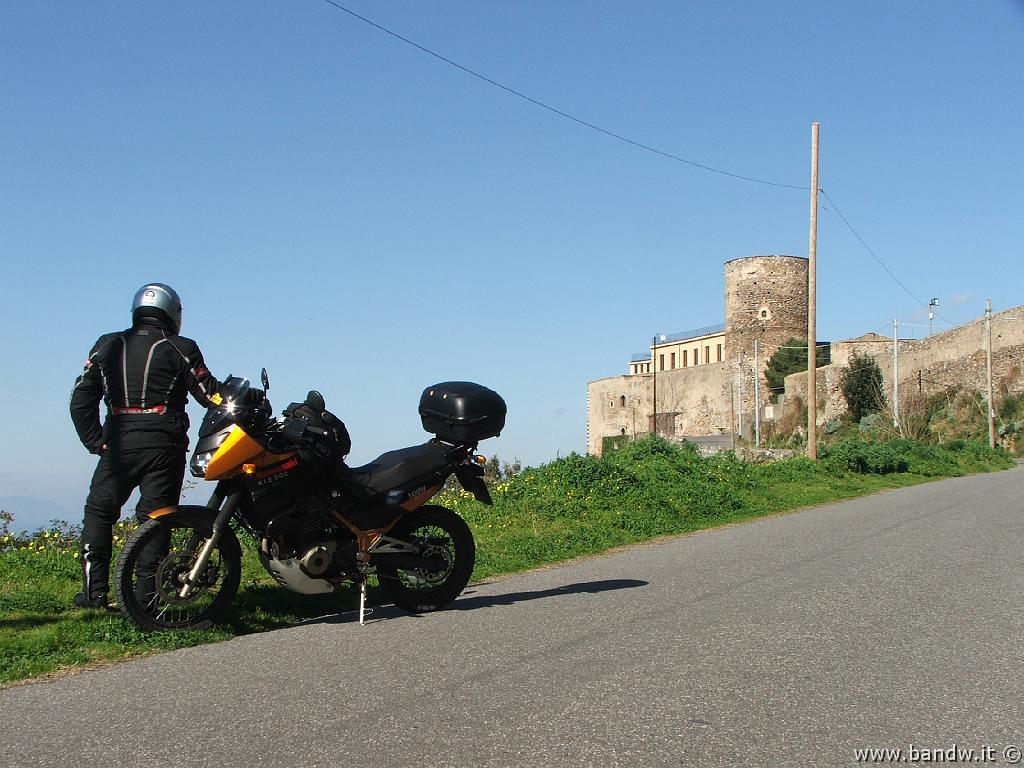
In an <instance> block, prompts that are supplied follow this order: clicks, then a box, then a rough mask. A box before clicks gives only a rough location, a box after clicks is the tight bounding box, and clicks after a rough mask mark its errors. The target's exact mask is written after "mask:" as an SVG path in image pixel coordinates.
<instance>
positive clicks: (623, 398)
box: [619, 395, 626, 408]
mask: <svg viewBox="0 0 1024 768" xmlns="http://www.w3.org/2000/svg"><path fill="white" fill-rule="evenodd" d="M625 407H626V396H625V395H620V396H619V408H625Z"/></svg>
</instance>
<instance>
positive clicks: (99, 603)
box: [71, 592, 111, 610]
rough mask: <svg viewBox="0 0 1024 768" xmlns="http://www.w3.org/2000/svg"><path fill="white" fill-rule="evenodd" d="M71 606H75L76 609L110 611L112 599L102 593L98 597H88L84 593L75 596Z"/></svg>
mask: <svg viewBox="0 0 1024 768" xmlns="http://www.w3.org/2000/svg"><path fill="white" fill-rule="evenodd" d="M71 604H72V605H74V606H75V608H100V609H103V610H109V609H110V607H111V606H110V598H109V597H108V596H107V594H106V593H101V594H100V595H97V596H96V597H86V596H85V593H84V592H79V593H78V594H77V595H75V597H74V599H73V600H72V601H71Z"/></svg>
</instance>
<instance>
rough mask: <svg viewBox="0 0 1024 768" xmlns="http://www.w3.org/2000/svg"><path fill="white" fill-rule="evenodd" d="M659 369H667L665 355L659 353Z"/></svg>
mask: <svg viewBox="0 0 1024 768" xmlns="http://www.w3.org/2000/svg"><path fill="white" fill-rule="evenodd" d="M658 370H659V371H664V370H665V356H664V355H658Z"/></svg>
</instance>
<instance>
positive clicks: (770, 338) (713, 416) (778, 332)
mask: <svg viewBox="0 0 1024 768" xmlns="http://www.w3.org/2000/svg"><path fill="white" fill-rule="evenodd" d="M985 328H986V326H985V322H984V320H978V321H976V322H974V323H970V324H968V325H964V326H959V327H956V328H953V329H951V330H948V331H945V332H942V333H936V334H934V335H932V336H929V337H928V338H925V339H921V340H914V339H900V340H899V379H900V382H899V386H900V391H901V392H902V393H909V392H912V391H913V392H916V391H918V388H919V387H920V391H922V392H924V393H933V392H938V391H944V390H946V389H949V388H951V387H963V388H966V389H972V390H980V391H984V390H985V388H986V366H985V343H986V340H985V336H986V333H985ZM806 333H807V259H805V258H803V257H797V256H749V257H745V258H740V259H734V260H732V261H729V262H726V264H725V354H724V357H723V361H722V362H720V363H717V362H716V363H712V364H709V365H700V366H697V367H688V368H677V369H675V370H663V371H657V372H656V373H642V374H634V375H624V376H612V377H609V378H604V379H598V380H597V381H592V382H590V383H589V384H588V386H587V452H588V453H591V454H596V455H600V453H601V452H602V449H603V441H604V438H606V437H615V436H628V437H638V436H640V435H644V434H648V433H650V432H652V431H653V430H654V419H653V414H654V412H655V407H654V391H655V377H656V378H657V382H656V388H657V399H658V402H657V409H656V410H657V413H658V425H657V426H658V432H659V434H662V435H665V436H668V437H683V436H706V435H720V434H731V433H733V432H740V433H741V434H742V436H743V437H746V438H750V437H752V432H753V424H754V411H755V396H754V391H755V390H754V387H755V386H757V387H758V388H759V389H758V392H759V395H760V398H759V400H760V405H761V407H762V411H761V415H762V419H763V420H769V419H772V418H779V417H781V416H782V408H780V407H774V408H773V407H771V406H769V405H768V404H769V392H768V389H767V384H766V383H765V379H764V370H765V368H766V367H767V362H768V359H769V358H770V357H771V355H772V354H773V353H774V352H775V351H776V350H777V349H778V348H779V347H780V346H781V345H782V344H784V343H785V342H786V341H788V340H789V339H790V338H793V337H796V338H804V337H805V336H806ZM755 340H757V341H758V342H759V344H758V346H759V358H758V365H757V370H755V366H754V341H755ZM819 343H820V342H819ZM855 351H856V352H860V353H861V354H869V355H872V356H873V357H874V358H875V360H876V361H877V362H878V365H879V368H880V369H881V371H882V375H883V377H884V380H885V389H886V392H887V393H889V394H890V395H891V392H892V369H893V365H892V363H893V361H892V352H893V341H892V338H886V337H884V336H878V335H876V334H867V335H865V336H862V337H860V338H857V339H851V340H849V341H841V342H833V343H832V345H831V352H832V364H831V365H828V366H824V367H822V368H819V369H818V378H817V386H818V398H817V401H818V415H817V421H818V423H819V424H823V423H825V422H826V421H829V420H831V419H833V418H836V417H837V416H840V415H842V414H843V413H844V412H845V410H846V401H845V400H844V399H843V396H842V390H841V378H842V369H843V368H844V367H845V366H847V365H848V364H849V360H850V357H851V355H853V354H854V352H855ZM992 363H993V381H994V382H995V383H996V386H997V387H1002V388H1003V389H1001V390H1000V389H997V396H998V392H1000V391H1010V392H1015V393H1017V392H1022V391H1024V306H1021V307H1017V308H1015V309H1011V310H1007V311H1004V312H999V313H996V314H994V315H993V316H992ZM651 367H652V369H653V368H654V366H653V364H652V366H651ZM806 395H807V374H806V373H798V374H793V375H792V376H789V377H787V379H786V390H785V396H784V398H783V401H782V402H783V407H784V408H789V409H792V408H795V407H797V406H798V405H799V403H800V402H801V401H803V402H806ZM901 400H902V397H901ZM741 426H742V429H741V428H740V427H741Z"/></svg>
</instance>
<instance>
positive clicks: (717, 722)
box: [0, 468, 1024, 768]
mask: <svg viewBox="0 0 1024 768" xmlns="http://www.w3.org/2000/svg"><path fill="white" fill-rule="evenodd" d="M1022 491H1024V468H1018V469H1014V470H1011V471H1009V472H1003V473H998V474H995V475H987V476H979V477H972V478H965V479H958V480H948V481H942V482H939V483H932V484H929V485H927V486H921V487H917V488H912V489H906V490H902V491H896V492H889V493H884V494H880V495H876V496H872V497H870V498H865V499H860V500H856V501H851V502H846V503H843V504H837V505H832V506H827V507H821V508H817V509H812V510H807V511H804V512H800V513H796V514H790V515H784V516H779V517H774V518H771V519H765V520H759V521H756V522H752V523H748V524H744V525H737V526H732V527H728V528H724V529H721V530H717V531H711V532H705V533H701V534H696V535H692V536H687V537H683V538H679V539H674V540H670V541H664V542H659V543H656V544H651V545H645V546H640V547H635V548H632V549H629V550H626V551H621V552H618V553H614V554H611V555H607V556H603V557H598V558H593V559H589V560H585V561H580V562H576V563H572V564H569V565H565V566H560V567H556V568H550V569H545V570H541V571H536V572H532V573H529V574H524V575H521V576H516V577H514V578H509V579H504V580H499V581H495V582H493V583H490V584H485V585H477V586H474V587H472V588H471V590H470V591H469V592H468V593H467V594H466V595H465V596H463V597H462V598H461V599H460V600H459V601H458V602H457V603H456V606H457V608H458V609H457V610H449V611H445V612H442V613H437V614H432V615H428V616H422V617H411V616H405V615H400V614H398V613H394V612H393V609H392V610H391V611H389V610H388V609H382V610H378V612H377V613H376V614H374V616H373V617H372V619H373V620H372V621H371V622H370V623H368V624H367V625H366V626H365V627H359V626H358V624H356V623H354V622H353V618H352V616H351V615H345V616H339V617H335V618H334V619H333V620H327V621H322V622H319V623H311V624H307V625H303V626H298V627H294V628H291V629H287V630H282V631H278V632H272V633H267V634H263V635H256V636H249V637H242V638H238V639H235V640H232V641H230V642H226V643H222V644H219V645H216V646H208V647H204V648H193V649H188V650H183V651H178V652H174V653H168V654H165V655H161V656H157V657H152V658H149V659H142V660H138V661H134V662H129V663H125V664H121V665H117V666H115V667H112V668H108V669H102V670H96V671H92V672H87V673H83V674H79V675H74V676H71V677H67V678H64V679H60V680H56V681H50V682H42V683H37V684H32V685H27V686H21V687H16V688H11V689H7V690H4V691H0V745H2V747H0V765H4V766H19V767H27V766H40V765H45V766H66V765H93V766H99V767H101V768H107V767H108V766H109V767H110V768H114V767H115V766H147V767H149V768H153V767H155V766H172V765H173V766H216V767H217V768H227V767H228V766H255V765H266V766H286V765H287V766H371V765H373V766H387V767H389V768H390V767H391V766H399V767H401V766H410V767H412V766H416V768H431V767H433V766H459V767H460V768H462V767H463V766H558V767H559V768H569V767H570V766H630V767H631V768H632V767H633V766H682V765H685V766H690V765H693V766H727V765H728V766H732V765H752V766H776V765H808V766H810V765H815V766H832V765H836V766H845V765H855V764H856V759H855V756H854V750H855V749H858V748H867V747H880V748H881V747H903V748H907V747H908V746H909V745H911V744H913V745H916V746H917V747H918V748H922V747H923V748H929V749H934V748H942V749H947V748H950V747H952V746H953V745H954V744H956V745H959V746H961V747H975V748H980V747H983V746H993V747H995V748H996V749H997V752H996V753H995V755H996V757H997V758H999V757H1000V756H1001V751H1002V749H1003V748H1004V747H1005V746H1006V745H1008V744H1018V745H1020V744H1022V743H1024V705H1022V704H1021V692H1022V689H1024V650H1022V649H1024V598H1022V595H1024V575H1022V574H1024V568H1022V562H1021V543H1022V541H1024V515H1022V503H1024V502H1022V496H1024V494H1022Z"/></svg>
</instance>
